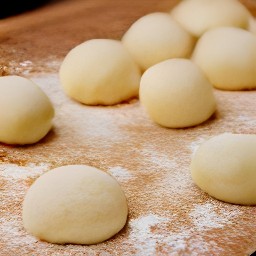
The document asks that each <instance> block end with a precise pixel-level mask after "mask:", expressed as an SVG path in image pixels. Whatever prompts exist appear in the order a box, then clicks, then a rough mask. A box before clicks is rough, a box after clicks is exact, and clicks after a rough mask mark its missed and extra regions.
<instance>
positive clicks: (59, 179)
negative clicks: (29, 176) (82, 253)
mask: <svg viewBox="0 0 256 256" xmlns="http://www.w3.org/2000/svg"><path fill="white" fill-rule="evenodd" d="M127 213H128V208H127V202H126V198H125V195H124V192H123V191H122V189H121V187H120V185H119V184H118V183H117V181H116V180H115V179H114V178H112V177H111V176H110V175H108V174H107V173H105V172H103V171H100V170H98V169H96V168H93V167H90V166H86V165H67V166H62V167H59V168H56V169H53V170H51V171H49V172H47V173H46V174H44V175H42V176H41V177H39V178H38V179H37V180H36V181H35V182H34V183H33V184H32V186H31V187H30V188H29V190H28V192H27V194H26V197H25V199H24V202H23V223H24V227H25V228H26V230H27V231H28V232H29V233H31V234H33V235H34V236H36V237H38V238H39V239H42V240H45V241H48V242H52V243H60V244H65V243H74V244H96V243H99V242H102V241H104V240H106V239H108V238H110V237H112V236H113V235H115V234H116V233H117V232H119V231H120V230H121V229H122V228H123V226H124V225H125V223H126V219H127Z"/></svg>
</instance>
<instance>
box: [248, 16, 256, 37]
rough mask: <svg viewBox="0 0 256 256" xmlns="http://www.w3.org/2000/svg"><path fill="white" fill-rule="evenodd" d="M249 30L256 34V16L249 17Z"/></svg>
mask: <svg viewBox="0 0 256 256" xmlns="http://www.w3.org/2000/svg"><path fill="white" fill-rule="evenodd" d="M248 30H249V31H250V32H252V33H253V34H255V35H256V18H255V17H253V16H252V17H250V19H249V28H248Z"/></svg>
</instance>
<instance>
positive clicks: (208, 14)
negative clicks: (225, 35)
mask: <svg viewBox="0 0 256 256" xmlns="http://www.w3.org/2000/svg"><path fill="white" fill-rule="evenodd" d="M171 16H172V17H173V18H174V19H175V20H176V21H177V22H178V23H180V24H181V25H182V26H183V27H184V28H185V29H186V30H187V31H189V32H190V33H191V34H192V35H194V36H196V37H200V36H201V35H202V34H203V33H205V32H206V31H207V30H210V29H212V28H216V27H226V26H230V27H241V28H247V26H248V19H249V17H250V13H249V11H248V10H247V9H246V8H245V6H243V5H242V4H241V3H240V2H239V1H237V0H185V1H181V2H180V3H179V4H178V5H177V6H175V7H174V8H173V9H172V10H171Z"/></svg>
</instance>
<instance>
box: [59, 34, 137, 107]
mask: <svg viewBox="0 0 256 256" xmlns="http://www.w3.org/2000/svg"><path fill="white" fill-rule="evenodd" d="M59 75H60V80H61V84H62V86H63V89H64V91H65V92H66V94H67V95H68V96H70V97H71V98H73V99H75V100H77V101H79V102H81V103H84V104H87V105H99V104H101V105H112V104H116V103H120V102H122V101H125V100H128V99H130V98H132V97H135V96H137V95H138V90H139V83H140V82H139V81H140V76H141V74H140V71H139V68H138V66H137V65H136V64H135V63H134V61H133V60H132V58H131V56H130V55H129V53H128V51H127V50H126V49H125V48H124V46H123V45H122V43H121V42H119V41H116V40H110V39H92V40H89V41H86V42H85V43H82V44H80V45H78V46H76V47H75V48H74V49H72V50H71V51H70V52H69V53H68V54H67V56H66V57H65V59H64V61H63V63H62V65H61V67H60V73H59Z"/></svg>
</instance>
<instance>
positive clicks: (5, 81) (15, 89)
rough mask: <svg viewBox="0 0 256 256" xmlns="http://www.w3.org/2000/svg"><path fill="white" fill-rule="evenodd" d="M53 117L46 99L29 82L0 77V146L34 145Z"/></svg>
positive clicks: (48, 128)
mask: <svg viewBox="0 0 256 256" xmlns="http://www.w3.org/2000/svg"><path fill="white" fill-rule="evenodd" d="M53 116H54V109H53V106H52V104H51V102H50V100H49V98H48V97H47V96H46V95H45V93H44V92H43V91H42V90H41V89H40V88H39V87H38V86H37V85H36V84H34V83H33V82H32V81H31V80H29V79H26V78H24V77H20V76H3V77H0V142H3V143H6V144H21V145H22V144H32V143H36V142H37V141H39V140H40V139H42V138H43V137H44V136H45V135H46V134H47V133H48V132H49V130H50V129H51V127H52V118H53Z"/></svg>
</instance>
